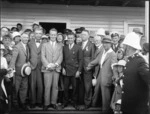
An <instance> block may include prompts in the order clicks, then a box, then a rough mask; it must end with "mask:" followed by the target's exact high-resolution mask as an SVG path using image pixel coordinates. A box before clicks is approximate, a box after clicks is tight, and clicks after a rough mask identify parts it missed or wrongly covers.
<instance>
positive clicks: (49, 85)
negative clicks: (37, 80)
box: [41, 28, 63, 110]
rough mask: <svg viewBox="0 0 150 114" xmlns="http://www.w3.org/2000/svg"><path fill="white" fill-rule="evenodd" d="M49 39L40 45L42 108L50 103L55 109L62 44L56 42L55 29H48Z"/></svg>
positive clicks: (46, 107) (45, 108) (45, 107)
mask: <svg viewBox="0 0 150 114" xmlns="http://www.w3.org/2000/svg"><path fill="white" fill-rule="evenodd" d="M49 33H50V41H49V42H47V43H45V44H43V45H42V50H41V57H42V58H41V59H42V63H43V72H44V87H45V88H44V108H43V110H47V109H48V105H50V104H52V106H53V108H55V109H57V96H58V80H59V73H60V70H61V63H62V60H63V53H62V45H60V44H58V43H57V42H56V37H57V30H56V29H54V28H53V29H51V30H50V32H49Z"/></svg>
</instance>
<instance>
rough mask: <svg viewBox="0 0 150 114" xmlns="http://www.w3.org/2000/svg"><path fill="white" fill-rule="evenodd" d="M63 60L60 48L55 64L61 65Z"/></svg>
mask: <svg viewBox="0 0 150 114" xmlns="http://www.w3.org/2000/svg"><path fill="white" fill-rule="evenodd" d="M62 60H63V46H61V48H60V51H59V58H58V59H57V61H56V63H57V64H58V65H61V63H62Z"/></svg>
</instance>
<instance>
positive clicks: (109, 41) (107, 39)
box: [102, 36, 113, 43]
mask: <svg viewBox="0 0 150 114" xmlns="http://www.w3.org/2000/svg"><path fill="white" fill-rule="evenodd" d="M102 43H113V42H112V39H111V38H110V37H109V36H107V37H106V36H105V37H104V38H103V40H102Z"/></svg>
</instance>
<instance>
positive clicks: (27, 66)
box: [21, 63, 31, 77]
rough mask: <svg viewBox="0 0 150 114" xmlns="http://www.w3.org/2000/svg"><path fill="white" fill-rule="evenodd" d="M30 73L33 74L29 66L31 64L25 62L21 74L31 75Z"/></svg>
mask: <svg viewBox="0 0 150 114" xmlns="http://www.w3.org/2000/svg"><path fill="white" fill-rule="evenodd" d="M30 74H31V67H30V66H29V64H27V63H25V64H24V65H23V66H22V68H21V76H22V77H25V76H29V75H30Z"/></svg>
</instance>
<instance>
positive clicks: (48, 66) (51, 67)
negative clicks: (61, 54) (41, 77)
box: [46, 63, 59, 70]
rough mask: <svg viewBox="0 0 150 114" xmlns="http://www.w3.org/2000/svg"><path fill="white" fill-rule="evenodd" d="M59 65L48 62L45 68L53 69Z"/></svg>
mask: <svg viewBox="0 0 150 114" xmlns="http://www.w3.org/2000/svg"><path fill="white" fill-rule="evenodd" d="M58 66H59V65H58V64H56V63H49V64H48V65H47V67H46V70H55V69H56V68H57V67H58Z"/></svg>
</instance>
